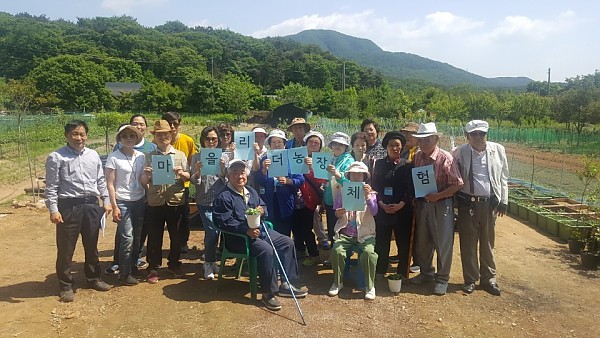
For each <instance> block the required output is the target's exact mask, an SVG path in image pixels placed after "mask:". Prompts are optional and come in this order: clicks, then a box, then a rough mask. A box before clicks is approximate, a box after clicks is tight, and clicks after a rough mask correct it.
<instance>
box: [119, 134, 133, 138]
mask: <svg viewBox="0 0 600 338" xmlns="http://www.w3.org/2000/svg"><path fill="white" fill-rule="evenodd" d="M121 138H137V135H136V134H121Z"/></svg>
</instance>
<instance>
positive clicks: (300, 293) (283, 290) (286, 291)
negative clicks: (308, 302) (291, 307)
mask: <svg viewBox="0 0 600 338" xmlns="http://www.w3.org/2000/svg"><path fill="white" fill-rule="evenodd" d="M290 286H291V288H292V290H293V291H294V295H295V296H296V298H304V297H306V295H307V294H308V291H304V290H300V289H298V288H297V287H295V286H293V285H291V284H288V283H281V286H279V292H278V293H277V295H279V297H287V298H292V297H293V296H292V291H291V290H290Z"/></svg>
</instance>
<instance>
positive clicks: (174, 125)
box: [169, 122, 179, 128]
mask: <svg viewBox="0 0 600 338" xmlns="http://www.w3.org/2000/svg"><path fill="white" fill-rule="evenodd" d="M169 125H170V126H171V127H173V128H177V127H179V122H169Z"/></svg>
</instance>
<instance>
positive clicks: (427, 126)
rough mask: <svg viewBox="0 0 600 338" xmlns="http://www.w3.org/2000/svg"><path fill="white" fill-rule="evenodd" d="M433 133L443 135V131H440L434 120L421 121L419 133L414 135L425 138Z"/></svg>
mask: <svg viewBox="0 0 600 338" xmlns="http://www.w3.org/2000/svg"><path fill="white" fill-rule="evenodd" d="M433 135H437V136H441V135H442V133H438V131H437V128H436V126H435V123H434V122H429V123H421V124H420V125H419V130H417V133H416V134H415V135H414V137H418V138H425V137H428V136H433Z"/></svg>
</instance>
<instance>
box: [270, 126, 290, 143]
mask: <svg viewBox="0 0 600 338" xmlns="http://www.w3.org/2000/svg"><path fill="white" fill-rule="evenodd" d="M271 137H279V138H281V139H283V142H286V141H287V138H286V137H285V133H284V132H283V130H280V129H273V130H271V132H270V133H269V136H267V139H266V140H265V143H267V144H269V142H270V140H271Z"/></svg>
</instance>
